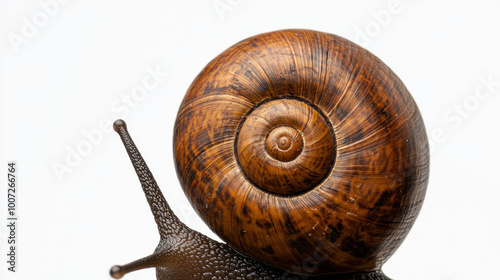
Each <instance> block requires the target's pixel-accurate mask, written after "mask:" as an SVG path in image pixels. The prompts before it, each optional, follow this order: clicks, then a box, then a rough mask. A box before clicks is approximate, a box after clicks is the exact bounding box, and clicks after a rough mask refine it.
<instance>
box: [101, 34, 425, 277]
mask: <svg viewBox="0 0 500 280" xmlns="http://www.w3.org/2000/svg"><path fill="white" fill-rule="evenodd" d="M114 129H115V130H116V131H117V132H118V134H119V135H120V137H121V139H122V141H123V143H124V145H125V147H126V150H127V153H128V154H129V156H130V159H131V161H132V164H133V166H134V168H135V171H136V173H137V175H138V176H139V180H140V182H141V185H142V188H143V190H144V193H145V195H146V198H147V201H148V203H149V205H150V208H151V211H152V212H153V216H154V218H155V221H156V224H157V226H158V231H159V234H160V242H159V244H158V247H157V248H156V250H155V252H154V253H153V254H152V255H150V256H147V257H145V258H142V259H139V260H137V261H134V262H132V263H129V264H127V265H122V266H114V267H112V268H111V272H110V273H111V276H112V277H113V278H116V279H119V278H121V277H123V275H125V274H126V273H129V272H131V271H135V270H138V269H143V268H150V267H155V268H156V275H157V279H159V280H166V279H270V280H271V279H272V280H274V279H311V280H319V279H331V280H363V279H367V280H375V279H389V278H388V277H387V276H385V275H384V274H383V272H382V270H381V267H382V265H383V264H384V263H385V262H386V261H387V260H388V259H389V257H390V256H391V255H392V254H393V253H394V252H395V250H396V249H397V248H398V247H399V246H400V245H401V243H402V242H403V240H404V239H405V237H406V236H407V234H408V232H409V230H410V228H411V227H412V225H413V223H414V222H415V220H416V218H417V216H418V213H419V211H420V208H421V206H422V203H423V199H424V196H425V191H426V188H427V183H428V178H429V146H428V141H427V135H426V132H425V126H424V123H423V120H422V117H421V115H420V112H419V110H418V107H417V105H416V104H415V101H414V100H413V98H412V97H411V95H410V93H409V92H408V90H407V89H406V87H405V86H404V85H403V83H402V82H401V80H400V79H399V78H398V77H397V76H396V75H395V74H394V73H393V72H392V71H391V69H389V67H387V66H386V65H385V64H384V63H383V62H382V61H380V60H379V59H378V58H377V57H375V56H374V55H373V54H371V53H370V52H368V51H367V50H365V49H363V48H361V47H360V46H358V45H356V44H354V43H352V42H349V41H347V40H345V39H343V38H341V37H338V36H335V35H331V34H327V33H322V32H317V31H311V30H281V31H275V32H270V33H264V34H260V35H257V36H254V37H251V38H248V39H246V40H243V41H241V42H239V43H237V44H235V45H233V46H232V47H230V48H229V49H227V50H226V51H224V52H223V53H221V54H220V55H219V56H217V57H216V58H215V59H214V60H212V61H211V62H210V63H209V64H208V65H207V66H206V67H205V68H204V69H203V70H202V71H201V73H200V74H199V75H198V76H197V77H196V79H195V80H194V81H193V83H192V84H191V86H190V88H189V89H188V91H187V93H186V95H185V97H184V100H183V101H182V103H181V105H180V108H179V112H178V114H177V119H176V121H175V126H174V141H173V142H174V160H175V166H176V172H177V176H178V178H179V181H180V183H181V186H182V188H183V189H184V192H185V193H186V195H187V197H188V199H189V201H190V202H191V204H192V205H193V207H194V209H195V211H196V212H197V213H198V214H199V215H200V216H201V217H202V218H203V219H204V221H205V222H206V223H207V225H208V226H209V227H210V228H211V229H212V230H213V231H214V232H215V233H216V234H217V235H218V236H219V237H220V238H221V239H222V240H223V241H224V242H225V243H220V242H217V241H214V240H212V239H210V238H208V237H207V236H205V235H203V234H201V233H199V232H196V231H194V230H192V229H190V228H188V227H187V226H186V225H184V224H183V223H182V222H181V221H180V220H179V219H178V218H177V217H176V216H175V214H174V213H173V212H172V210H171V209H170V207H169V205H168V204H167V201H166V200H165V198H164V196H163V195H162V193H161V191H160V189H159V187H158V185H157V184H156V182H155V180H154V178H153V175H152V174H151V172H150V170H149V168H148V167H147V165H146V163H145V162H144V160H143V158H142V157H141V155H140V153H139V152H138V150H137V148H136V146H135V145H134V142H133V141H132V139H131V137H130V135H129V134H128V132H127V127H126V125H125V122H124V121H122V120H118V121H116V122H115V124H114Z"/></svg>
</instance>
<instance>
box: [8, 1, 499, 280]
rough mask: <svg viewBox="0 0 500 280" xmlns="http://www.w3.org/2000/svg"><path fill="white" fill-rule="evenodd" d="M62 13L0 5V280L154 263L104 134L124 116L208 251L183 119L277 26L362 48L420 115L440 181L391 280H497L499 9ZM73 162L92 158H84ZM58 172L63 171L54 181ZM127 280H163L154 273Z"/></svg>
mask: <svg viewBox="0 0 500 280" xmlns="http://www.w3.org/2000/svg"><path fill="white" fill-rule="evenodd" d="M54 1H55V0H52V1H49V0H33V1H2V2H1V4H0V14H1V18H0V20H1V23H0V28H1V31H0V32H1V36H0V48H1V52H0V55H1V58H0V62H1V64H2V68H1V71H2V72H1V73H0V79H1V80H0V85H1V88H0V89H1V95H0V97H1V100H0V104H1V106H2V108H1V132H0V135H1V149H2V150H1V160H0V166H2V167H1V168H0V173H3V174H6V173H7V167H6V163H7V161H8V160H16V161H17V163H18V168H19V172H18V177H19V178H18V183H19V192H18V196H19V206H18V217H19V221H18V223H19V226H18V230H19V231H18V242H19V245H18V248H19V251H18V264H17V265H18V266H17V269H18V271H19V272H18V273H16V274H14V273H11V272H7V271H6V266H5V265H6V262H5V261H6V255H5V254H6V253H4V252H6V249H7V246H6V242H5V240H6V238H7V236H8V232H7V228H6V226H5V225H4V224H6V220H5V217H4V216H5V215H6V208H7V207H6V198H5V194H6V191H2V190H1V189H6V180H3V181H4V183H2V184H1V186H3V187H0V188H1V189H0V193H1V201H0V213H1V215H0V218H1V222H0V225H1V226H0V238H1V239H0V240H1V242H0V244H1V246H0V251H1V254H0V270H1V273H2V274H0V276H1V279H75V280H84V279H94V280H95V279H99V280H106V279H111V278H110V277H109V276H108V270H109V268H110V267H111V266H112V265H114V264H123V263H127V262H129V261H132V260H135V259H137V258H139V257H143V256H145V255H148V254H150V253H151V252H152V251H153V250H154V248H155V246H156V243H157V241H158V236H157V232H156V227H155V225H154V222H153V219H152V216H151V214H150V212H149V208H148V206H147V203H146V200H145V198H144V196H143V194H142V191H141V189H140V186H139V183H138V180H137V179H136V177H135V174H134V171H133V169H132V167H131V165H130V163H129V161H128V157H127V155H126V153H125V150H124V148H123V147H122V144H121V142H120V140H119V137H118V136H117V135H116V134H115V133H114V132H109V131H102V130H100V123H101V122H107V121H108V120H109V121H113V120H115V119H117V118H124V119H125V120H126V121H127V122H128V127H129V131H130V132H131V133H132V136H133V137H134V140H135V142H136V144H137V145H138V146H139V149H140V150H141V152H142V154H143V156H144V157H145V159H146V161H147V162H148V164H149V166H150V168H151V169H152V171H153V173H154V174H155V176H156V179H157V181H158V183H159V184H160V186H161V187H162V190H163V192H164V194H165V195H166V196H167V200H168V201H169V203H171V205H172V207H173V209H174V211H175V212H176V213H178V215H179V216H180V218H181V220H183V221H184V222H185V223H187V224H188V225H189V226H191V227H193V228H195V229H198V230H200V231H202V232H204V233H207V234H209V235H210V236H212V237H213V235H212V234H211V233H210V231H209V230H207V228H206V227H205V225H204V224H203V222H201V221H200V220H199V218H198V217H197V216H196V214H195V213H194V212H193V211H192V210H191V207H190V205H189V204H188V202H187V200H186V199H185V197H184V194H183V193H182V191H181V189H180V186H179V185H178V181H177V178H176V175H175V172H174V167H173V158H172V130H173V122H174V119H175V116H176V113H177V109H178V106H179V104H180V102H181V99H182V97H183V95H184V93H185V92H186V90H187V88H188V86H189V85H190V83H191V81H192V80H193V79H194V78H195V76H196V75H197V74H198V73H199V71H200V70H201V69H202V68H203V66H205V65H206V64H207V63H208V62H209V61H210V60H211V59H212V58H214V57H215V56H216V55H217V54H219V53H220V52H222V51H223V50H225V49H226V48H228V47H229V46H231V45H233V44H234V43H236V42H238V41H240V40H242V39H244V38H247V37H249V36H252V35H255V34H259V33H262V32H267V31H273V30H278V29H284V28H307V29H315V30H319V31H324V32H329V33H335V34H338V35H340V36H343V37H345V38H347V39H350V40H353V41H355V42H357V43H359V44H361V45H363V46H365V47H366V48H367V49H368V50H370V51H371V52H373V53H374V54H375V55H377V56H378V57H379V58H381V59H382V60H383V61H384V62H385V63H386V64H388V65H389V66H390V67H391V68H392V69H393V70H394V72H396V74H397V75H398V76H399V77H400V78H401V79H402V80H403V82H404V83H405V84H406V86H407V87H408V89H409V90H410V92H411V93H412V94H413V96H414V98H415V100H416V102H417V104H418V105H419V107H420V109H421V113H422V115H423V117H424V120H425V123H426V127H427V130H428V135H429V139H430V141H431V144H432V147H433V149H432V157H431V158H432V160H431V179H430V183H429V187H428V192H427V196H426V200H425V203H424V207H423V209H422V211H421V213H420V216H419V218H418V220H417V222H416V224H415V226H414V227H413V229H412V231H411V232H410V234H409V236H408V237H407V239H406V240H405V242H404V243H403V245H402V246H401V247H400V249H399V250H398V251H397V252H396V253H395V255H394V256H393V257H392V258H391V259H390V260H389V261H388V262H387V263H386V264H385V265H384V271H385V272H386V274H387V275H388V276H390V277H392V278H394V279H406V280H409V279H441V280H445V279H446V280H462V279H498V277H499V275H500V266H499V265H498V264H499V263H500V255H499V252H500V242H499V241H498V236H499V231H500V226H499V217H498V214H499V212H500V211H499V207H498V206H497V205H498V199H499V196H500V183H499V180H498V174H499V173H500V168H499V167H500V164H499V163H498V160H499V158H500V145H499V144H500V113H499V110H498V108H499V107H500V68H499V66H500V57H499V50H500V39H499V38H500V34H499V27H500V16H499V14H498V13H499V11H500V5H499V2H498V1H497V2H494V1H404V0H401V1H393V0H384V1H335V2H334V1H311V0H309V1H250V0H215V1H212V0H209V1H180V0H177V1H171V0H168V1H166V0H162V1H152V0H151V1H145V0H143V1H123V0H116V1H81V0H72V1H64V2H63V1H60V2H54ZM46 3H52V4H46ZM54 3H55V4H54ZM154 71H156V72H159V75H157V76H152V75H151V74H150V73H151V72H154ZM165 73H168V77H166V76H167V75H166V74H165ZM155 77H156V79H155ZM144 80H147V81H148V82H149V84H148V85H149V89H146V90H144V88H143V87H142V84H143V81H144ZM488 81H489V82H488ZM140 90H144V91H143V94H142V95H140V94H139V92H140ZM126 98H131V102H130V103H128V105H127V103H125V101H124V100H125V99H126ZM125 110H126V111H125ZM86 134H91V135H93V136H92V137H93V141H94V143H92V144H90V145H89V143H90V142H89V141H88V140H87V136H85V135H86ZM100 134H102V138H100V137H99V135H100ZM78 150H80V152H81V151H84V153H85V155H83V156H81V158H80V159H78V158H77V157H75V155H74V154H73V153H74V152H78ZM58 164H60V165H64V166H66V168H67V169H65V171H67V172H64V173H62V174H59V176H58V175H57V173H56V172H55V171H54V166H55V165H56V166H57V165H58ZM2 178H5V177H4V175H2ZM125 279H129V280H131V279H154V270H153V269H149V270H144V271H140V272H135V273H132V274H129V275H127V276H126V278H125Z"/></svg>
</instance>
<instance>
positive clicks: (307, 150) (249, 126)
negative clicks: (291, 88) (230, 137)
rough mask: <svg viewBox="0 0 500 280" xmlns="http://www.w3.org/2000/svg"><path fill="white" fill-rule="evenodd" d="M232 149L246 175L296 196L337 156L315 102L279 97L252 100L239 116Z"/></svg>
mask: <svg viewBox="0 0 500 280" xmlns="http://www.w3.org/2000/svg"><path fill="white" fill-rule="evenodd" d="M236 138H237V139H236V145H235V154H236V157H237V159H238V163H239V166H240V168H241V170H242V171H243V173H244V174H245V175H246V177H247V178H248V179H249V180H250V181H251V182H252V183H253V184H254V185H255V186H257V187H259V188H260V189H262V190H264V191H266V192H269V193H272V194H277V195H286V196H290V195H299V194H302V193H304V192H307V191H309V190H311V189H313V188H314V187H316V186H318V185H319V184H320V183H321V182H322V181H323V180H324V179H325V178H326V177H327V176H328V174H329V173H330V171H331V169H332V167H333V163H334V161H335V156H336V145H335V137H334V135H333V130H332V128H331V126H330V125H329V121H328V119H327V118H326V117H325V116H324V115H323V114H322V113H321V112H320V111H319V109H318V108H316V107H314V105H312V104H310V103H308V102H306V101H302V100H297V99H288V98H279V99H274V100H270V101H267V102H263V103H260V104H257V105H256V107H255V108H253V110H251V111H250V112H249V113H248V114H247V116H246V117H245V118H244V119H243V123H242V124H241V127H240V130H239V132H238V134H237V137H236Z"/></svg>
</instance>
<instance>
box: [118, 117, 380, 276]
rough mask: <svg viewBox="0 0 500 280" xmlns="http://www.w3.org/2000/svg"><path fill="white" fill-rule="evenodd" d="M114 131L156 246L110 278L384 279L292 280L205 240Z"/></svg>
mask: <svg viewBox="0 0 500 280" xmlns="http://www.w3.org/2000/svg"><path fill="white" fill-rule="evenodd" d="M114 129H115V130H116V131H117V132H118V133H119V135H120V137H121V139H122V141H123V144H124V145H125V148H126V150H127V153H128V155H129V157H130V160H131V161H132V164H133V166H134V169H135V171H136V173H137V176H138V177H139V180H140V182H141V186H142V189H143V191H144V194H145V195H146V199H147V200H148V203H149V205H150V207H151V211H152V212H153V216H154V218H155V221H156V223H157V225H158V232H159V233H160V242H159V244H158V246H157V248H156V250H155V252H154V253H153V254H152V255H150V256H147V257H145V258H142V259H139V260H137V261H134V262H132V263H129V264H127V265H123V266H114V267H113V268H111V271H110V274H111V276H112V277H113V278H115V279H119V278H121V277H123V276H124V275H125V274H126V273H129V272H131V271H135V270H138V269H143V268H150V267H156V269H157V270H156V275H157V279H158V280H171V279H177V280H197V279H207V280H209V279H210V280H233V279H236V280H240V279H241V280H243V279H255V280H279V279H283V280H285V279H290V280H292V279H293V280H299V279H310V280H365V279H366V280H387V279H389V278H387V277H386V276H385V275H384V274H383V273H382V272H380V271H373V272H359V273H352V274H343V275H328V276H307V275H296V274H292V273H289V272H287V271H284V270H282V269H278V268H274V267H270V266H267V265H265V264H263V263H260V262H258V261H256V260H254V259H252V258H248V257H245V256H243V255H241V254H239V253H237V252H236V251H235V250H233V249H232V248H231V247H229V246H228V245H227V244H223V243H220V242H217V241H215V240H212V239H210V238H208V237H207V236H205V235H203V234H201V233H199V232H197V231H194V230H192V229H190V228H188V227H187V226H186V225H184V224H183V223H182V222H181V221H180V220H179V219H178V218H177V217H176V216H175V214H174V213H173V212H172V210H171V209H170V206H169V205H168V203H167V201H166V200H165V198H164V196H163V194H162V192H161V190H160V188H159V187H158V184H157V183H156V181H155V179H154V177H153V174H152V173H151V171H150V170H149V168H148V166H147V165H146V162H145V161H144V159H143V158H142V156H141V154H140V153H139V151H138V150H137V147H136V146H135V144H134V142H133V141H132V138H131V137H130V135H129V134H128V131H127V127H126V124H125V122H123V121H122V120H118V121H116V122H115V124H114Z"/></svg>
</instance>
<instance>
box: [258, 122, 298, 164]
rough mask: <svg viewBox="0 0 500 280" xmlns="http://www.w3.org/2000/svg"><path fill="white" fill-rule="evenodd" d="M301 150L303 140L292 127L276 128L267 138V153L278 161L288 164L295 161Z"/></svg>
mask: <svg viewBox="0 0 500 280" xmlns="http://www.w3.org/2000/svg"><path fill="white" fill-rule="evenodd" d="M303 148H304V140H303V138H302V135H301V134H300V132H299V131H297V130H296V129H295V128H293V127H290V126H280V127H277V128H275V129H273V130H272V131H271V132H270V133H269V135H268V136H267V140H266V150H267V153H268V154H269V155H270V156H271V157H272V158H274V159H277V160H279V161H283V162H288V161H292V160H294V159H296V158H297V157H298V156H299V155H300V153H301V152H302V149H303Z"/></svg>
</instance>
